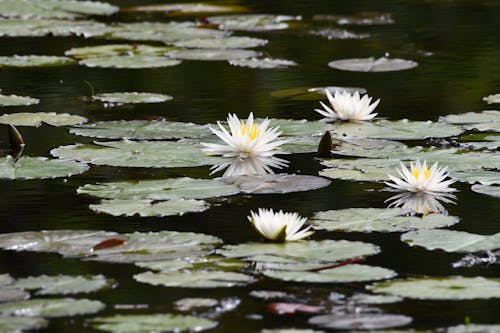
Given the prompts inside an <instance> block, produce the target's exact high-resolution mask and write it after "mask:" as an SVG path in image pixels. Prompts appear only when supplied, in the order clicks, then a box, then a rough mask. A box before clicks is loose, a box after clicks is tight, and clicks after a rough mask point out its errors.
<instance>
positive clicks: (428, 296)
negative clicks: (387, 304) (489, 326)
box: [367, 276, 500, 300]
mask: <svg viewBox="0 0 500 333" xmlns="http://www.w3.org/2000/svg"><path fill="white" fill-rule="evenodd" d="M367 288H368V289H369V290H371V291H373V292H375V293H381V294H389V295H396V296H401V297H408V298H414V299H425V300H468V299H489V298H500V279H491V278H483V277H472V278H470V277H462V276H452V277H436V278H432V277H429V278H408V279H396V280H392V281H383V282H377V283H375V284H373V285H371V286H368V287H367Z"/></svg>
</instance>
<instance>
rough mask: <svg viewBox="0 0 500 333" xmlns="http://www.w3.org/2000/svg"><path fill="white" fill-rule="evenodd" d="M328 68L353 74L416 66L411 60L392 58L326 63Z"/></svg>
mask: <svg viewBox="0 0 500 333" xmlns="http://www.w3.org/2000/svg"><path fill="white" fill-rule="evenodd" d="M328 66H330V67H332V68H335V69H340V70H344V71H353V72H390V71H402V70H405V69H411V68H414V67H417V66H418V64H417V63H416V62H414V61H411V60H405V59H397V58H392V59H388V58H385V57H382V58H378V59H375V58H359V59H343V60H335V61H331V62H329V63H328Z"/></svg>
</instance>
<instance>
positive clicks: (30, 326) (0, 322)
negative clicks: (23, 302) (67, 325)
mask: <svg viewBox="0 0 500 333" xmlns="http://www.w3.org/2000/svg"><path fill="white" fill-rule="evenodd" d="M48 324H49V322H48V321H47V320H45V319H43V318H37V317H33V318H26V317H24V318H23V317H13V316H0V332H2V333H18V332H23V331H28V330H29V331H31V330H39V329H42V328H45V327H47V325H48Z"/></svg>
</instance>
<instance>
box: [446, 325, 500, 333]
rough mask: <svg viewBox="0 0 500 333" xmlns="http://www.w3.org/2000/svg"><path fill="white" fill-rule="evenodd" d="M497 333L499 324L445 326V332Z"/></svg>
mask: <svg viewBox="0 0 500 333" xmlns="http://www.w3.org/2000/svg"><path fill="white" fill-rule="evenodd" d="M480 332H483V333H498V332H500V325H478V324H467V325H458V326H452V327H448V328H446V333H480Z"/></svg>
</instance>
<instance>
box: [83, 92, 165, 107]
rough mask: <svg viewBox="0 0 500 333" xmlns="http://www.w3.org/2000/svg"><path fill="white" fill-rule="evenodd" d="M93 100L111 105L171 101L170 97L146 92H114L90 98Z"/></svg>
mask: <svg viewBox="0 0 500 333" xmlns="http://www.w3.org/2000/svg"><path fill="white" fill-rule="evenodd" d="M92 98H93V99H95V100H98V101H101V102H105V103H112V104H118V105H120V104H137V103H162V102H166V101H169V100H171V99H173V97H172V96H169V95H164V94H154V93H146V92H116V93H104V94H98V95H95V96H92Z"/></svg>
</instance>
